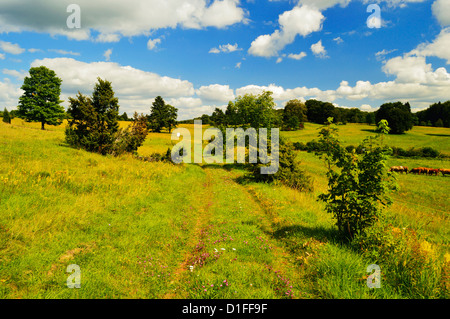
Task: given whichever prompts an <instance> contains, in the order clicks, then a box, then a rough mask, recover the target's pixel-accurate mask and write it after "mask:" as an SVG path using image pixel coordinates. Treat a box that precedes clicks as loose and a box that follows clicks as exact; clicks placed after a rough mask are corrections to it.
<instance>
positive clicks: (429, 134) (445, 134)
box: [425, 133, 450, 137]
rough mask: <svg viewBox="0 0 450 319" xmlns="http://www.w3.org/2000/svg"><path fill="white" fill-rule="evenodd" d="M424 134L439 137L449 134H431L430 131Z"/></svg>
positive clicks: (449, 135)
mask: <svg viewBox="0 0 450 319" xmlns="http://www.w3.org/2000/svg"><path fill="white" fill-rule="evenodd" d="M425 135H428V136H439V137H450V134H431V133H427V134H425Z"/></svg>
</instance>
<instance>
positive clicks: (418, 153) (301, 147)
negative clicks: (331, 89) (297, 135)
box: [293, 140, 445, 158]
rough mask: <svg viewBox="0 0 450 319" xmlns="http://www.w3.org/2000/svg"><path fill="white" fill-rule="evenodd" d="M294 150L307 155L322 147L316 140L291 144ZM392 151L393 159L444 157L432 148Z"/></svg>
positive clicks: (352, 148)
mask: <svg viewBox="0 0 450 319" xmlns="http://www.w3.org/2000/svg"><path fill="white" fill-rule="evenodd" d="M293 145H294V148H295V150H296V151H306V152H308V153H312V152H322V151H324V150H323V147H322V145H321V144H320V143H319V142H318V141H316V140H312V141H309V142H307V143H303V142H295V143H293ZM345 149H346V150H347V151H348V152H353V151H355V153H356V154H363V153H364V151H365V148H364V146H363V145H358V146H354V145H347V146H346V147H345ZM391 149H392V154H391V155H392V156H395V157H427V158H437V157H444V156H445V155H443V154H441V153H440V152H439V151H438V150H436V149H434V148H432V147H428V146H427V147H421V148H414V147H412V148H409V149H407V150H405V149H403V148H401V147H396V146H393V147H391Z"/></svg>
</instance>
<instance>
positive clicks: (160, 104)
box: [148, 96, 178, 133]
mask: <svg viewBox="0 0 450 319" xmlns="http://www.w3.org/2000/svg"><path fill="white" fill-rule="evenodd" d="M177 113H178V109H177V108H175V107H173V106H172V105H170V104H166V102H165V101H164V99H163V98H162V97H161V96H157V97H156V98H155V101H154V102H153V103H152V107H151V109H150V116H149V117H148V126H149V129H151V130H152V131H153V132H157V133H160V132H161V130H162V129H163V128H167V129H168V130H169V132H170V131H171V130H172V128H173V127H175V126H176V121H177V116H178V115H177Z"/></svg>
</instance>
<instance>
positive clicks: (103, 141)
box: [65, 78, 148, 156]
mask: <svg viewBox="0 0 450 319" xmlns="http://www.w3.org/2000/svg"><path fill="white" fill-rule="evenodd" d="M69 102H70V106H69V109H68V110H67V113H68V114H69V115H70V119H69V120H68V123H69V125H68V126H67V128H66V131H65V133H66V142H67V143H68V144H69V145H72V146H74V147H79V148H83V149H85V150H87V151H90V152H97V153H100V154H103V155H106V154H110V155H114V156H117V155H121V154H123V153H125V152H129V153H133V152H136V151H137V149H138V148H139V146H141V145H142V143H143V142H144V140H145V138H146V137H147V134H148V128H147V121H146V118H145V117H144V116H143V115H138V114H137V113H135V114H134V119H133V122H132V124H131V125H130V126H128V127H127V128H126V129H121V128H119V122H118V111H119V104H118V99H117V98H116V97H115V96H114V91H113V89H112V86H111V82H109V81H103V80H102V79H100V78H99V79H98V83H97V84H96V85H95V87H94V92H93V94H92V97H88V96H84V95H82V94H81V93H78V95H77V97H76V98H69Z"/></svg>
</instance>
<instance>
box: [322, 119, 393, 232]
mask: <svg viewBox="0 0 450 319" xmlns="http://www.w3.org/2000/svg"><path fill="white" fill-rule="evenodd" d="M332 120H333V119H332V118H330V119H329V123H328V124H326V125H325V126H324V127H323V128H322V130H321V131H320V133H319V135H320V140H319V143H320V144H321V147H320V148H321V149H323V151H322V152H320V153H318V155H320V156H321V157H322V158H323V159H324V161H325V164H326V166H327V169H328V171H327V178H328V191H327V192H326V193H322V194H320V195H319V199H320V200H322V201H323V202H325V204H326V210H327V212H329V213H331V214H333V216H334V218H335V219H336V226H337V227H338V229H339V231H340V232H341V233H342V234H343V235H344V236H345V237H348V238H350V239H351V238H353V237H354V236H355V235H357V234H359V233H362V232H364V230H365V229H366V228H367V227H370V226H371V225H373V224H374V223H375V222H376V221H377V220H378V219H379V217H380V216H381V213H382V207H383V206H387V205H389V204H390V203H391V199H390V198H389V197H388V196H387V194H388V191H389V190H390V189H391V188H393V186H394V185H393V184H392V179H391V178H392V175H391V174H390V173H389V172H387V169H386V164H385V162H386V159H387V154H386V148H384V147H382V144H381V142H379V143H377V142H378V140H379V137H380V136H377V137H376V138H373V137H370V138H369V139H367V140H365V141H364V144H366V145H367V146H366V151H365V152H364V154H363V155H362V156H360V157H358V156H357V155H356V154H355V153H353V152H351V153H350V152H348V151H347V150H346V149H345V148H344V147H343V146H342V145H341V142H340V141H339V140H338V139H337V130H338V129H337V127H336V125H334V124H332ZM384 125H387V123H386V124H384V123H382V126H384ZM383 130H386V129H385V128H384V127H383ZM377 144H378V145H377ZM386 177H388V178H386ZM389 177H391V178H389Z"/></svg>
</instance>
